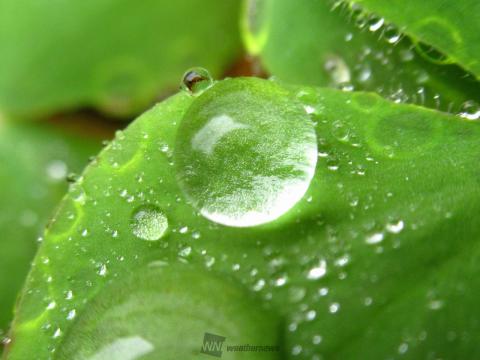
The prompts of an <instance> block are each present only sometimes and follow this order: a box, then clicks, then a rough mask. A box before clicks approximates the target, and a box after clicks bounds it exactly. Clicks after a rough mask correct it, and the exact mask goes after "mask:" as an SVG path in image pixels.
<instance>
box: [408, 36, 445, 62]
mask: <svg viewBox="0 0 480 360" xmlns="http://www.w3.org/2000/svg"><path fill="white" fill-rule="evenodd" d="M415 50H416V52H417V53H418V54H419V55H420V56H422V57H423V58H424V59H426V60H428V61H430V62H432V63H434V64H447V63H449V62H450V60H449V58H448V56H447V55H445V54H443V53H442V52H440V51H439V50H437V49H436V48H434V47H433V46H431V45H427V44H425V43H423V42H421V41H419V42H417V43H416V44H415Z"/></svg>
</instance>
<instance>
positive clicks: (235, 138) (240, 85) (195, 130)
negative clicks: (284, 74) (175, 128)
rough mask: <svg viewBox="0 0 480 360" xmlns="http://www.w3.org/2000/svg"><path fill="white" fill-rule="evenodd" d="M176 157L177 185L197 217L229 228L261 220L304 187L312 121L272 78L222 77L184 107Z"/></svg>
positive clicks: (311, 164) (311, 163)
mask: <svg viewBox="0 0 480 360" xmlns="http://www.w3.org/2000/svg"><path fill="white" fill-rule="evenodd" d="M175 159H176V161H175V163H176V165H177V173H178V176H179V180H180V184H181V186H182V188H183V190H184V191H185V193H186V195H187V197H188V198H189V199H190V201H191V202H192V203H193V204H194V205H195V206H196V207H197V208H198V209H199V210H200V212H201V214H202V215H203V216H205V217H206V218H208V219H210V220H212V221H214V222H217V223H220V224H224V225H229V226H237V227H246V226H255V225H259V224H264V223H267V222H270V221H273V220H275V219H277V218H278V217H280V216H281V215H283V214H284V213H286V212H287V211H288V210H289V209H291V208H292V207H293V206H294V205H295V204H296V203H297V202H298V201H299V200H300V199H301V198H302V197H303V195H304V194H305V192H306V191H307V189H308V186H309V184H310V181H311V179H312V177H313V175H314V172H315V165H316V159H317V142H316V135H315V131H314V125H313V122H312V120H311V119H310V118H309V116H308V115H307V114H306V113H305V111H304V110H303V107H302V106H301V105H300V104H299V103H297V102H296V100H295V99H292V98H290V96H289V93H287V92H286V91H285V90H283V89H282V88H281V87H279V86H278V85H276V84H275V83H273V82H269V81H265V80H260V79H232V80H226V81H223V82H221V83H218V84H216V85H215V86H213V87H212V88H211V89H210V90H209V91H208V92H206V93H205V94H204V95H203V96H202V97H200V98H198V99H197V100H196V101H195V102H194V103H193V104H192V105H191V106H190V109H189V110H188V112H187V113H186V115H185V117H184V120H183V122H182V124H181V126H180V129H179V132H178V136H177V143H176V147H175Z"/></svg>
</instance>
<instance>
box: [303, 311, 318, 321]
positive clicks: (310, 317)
mask: <svg viewBox="0 0 480 360" xmlns="http://www.w3.org/2000/svg"><path fill="white" fill-rule="evenodd" d="M316 316H317V312H316V311H315V310H310V311H308V312H307V313H306V314H305V319H306V320H307V321H312V320H314V319H315V317H316Z"/></svg>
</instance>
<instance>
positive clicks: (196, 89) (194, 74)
mask: <svg viewBox="0 0 480 360" xmlns="http://www.w3.org/2000/svg"><path fill="white" fill-rule="evenodd" d="M212 85H213V78H212V76H211V75H210V73H209V72H208V71H207V70H206V69H204V68H201V67H195V68H192V69H190V70H188V71H187V72H186V73H185V74H184V75H183V78H182V83H181V85H180V87H181V88H182V90H185V91H188V92H189V93H191V94H192V95H200V94H201V93H202V92H204V91H205V90H206V89H208V88H209V87H210V86H212Z"/></svg>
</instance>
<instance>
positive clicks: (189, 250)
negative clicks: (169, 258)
mask: <svg viewBox="0 0 480 360" xmlns="http://www.w3.org/2000/svg"><path fill="white" fill-rule="evenodd" d="M191 253H192V247H191V246H187V247H185V248H183V249H182V250H180V251H179V252H178V256H181V257H187V256H189V255H190V254H191Z"/></svg>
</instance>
